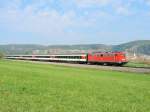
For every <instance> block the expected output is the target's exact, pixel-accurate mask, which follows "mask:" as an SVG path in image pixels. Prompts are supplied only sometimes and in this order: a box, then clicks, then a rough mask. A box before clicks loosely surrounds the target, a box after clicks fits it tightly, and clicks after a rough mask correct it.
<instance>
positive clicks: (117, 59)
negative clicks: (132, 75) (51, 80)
mask: <svg viewBox="0 0 150 112" xmlns="http://www.w3.org/2000/svg"><path fill="white" fill-rule="evenodd" d="M6 59H16V60H32V61H50V62H68V63H80V64H101V65H119V66H122V65H124V64H126V63H127V62H128V60H127V57H126V53H125V52H93V53H81V54H50V55H8V56H6Z"/></svg>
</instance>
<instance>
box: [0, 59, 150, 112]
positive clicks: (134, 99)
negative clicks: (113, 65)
mask: <svg viewBox="0 0 150 112" xmlns="http://www.w3.org/2000/svg"><path fill="white" fill-rule="evenodd" d="M149 104H150V76H149V75H144V74H141V75H139V74H134V73H123V72H114V71H101V70H95V69H83V68H71V67H63V66H54V65H44V64H32V63H28V62H14V61H4V60H1V61H0V112H149V111H150V105H149Z"/></svg>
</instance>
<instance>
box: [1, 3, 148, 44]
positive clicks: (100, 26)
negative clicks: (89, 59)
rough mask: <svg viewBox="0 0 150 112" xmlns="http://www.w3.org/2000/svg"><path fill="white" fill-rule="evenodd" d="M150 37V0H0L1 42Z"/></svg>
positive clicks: (113, 40) (112, 40)
mask: <svg viewBox="0 0 150 112" xmlns="http://www.w3.org/2000/svg"><path fill="white" fill-rule="evenodd" d="M134 40H150V0H0V44H44V45H54V44H90V43H91V44H92V43H96V44H108V45H109V44H120V43H125V42H129V41H134Z"/></svg>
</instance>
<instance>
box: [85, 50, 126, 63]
mask: <svg viewBox="0 0 150 112" xmlns="http://www.w3.org/2000/svg"><path fill="white" fill-rule="evenodd" d="M88 62H89V63H100V64H105V65H113V64H114V65H123V64H125V63H127V59H126V55H125V53H124V52H98V53H91V54H88Z"/></svg>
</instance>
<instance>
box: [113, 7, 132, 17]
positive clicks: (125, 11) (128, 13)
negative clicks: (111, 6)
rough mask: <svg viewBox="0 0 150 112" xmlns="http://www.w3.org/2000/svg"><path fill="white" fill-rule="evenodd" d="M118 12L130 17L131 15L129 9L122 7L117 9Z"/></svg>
mask: <svg viewBox="0 0 150 112" xmlns="http://www.w3.org/2000/svg"><path fill="white" fill-rule="evenodd" d="M116 12H117V13H118V14H120V15H130V14H131V12H130V11H129V8H128V7H125V6H121V5H120V6H118V7H116Z"/></svg>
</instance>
